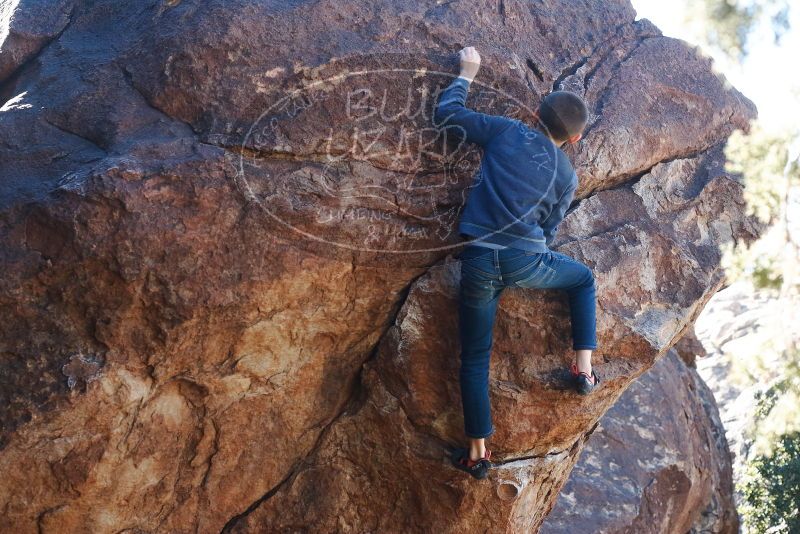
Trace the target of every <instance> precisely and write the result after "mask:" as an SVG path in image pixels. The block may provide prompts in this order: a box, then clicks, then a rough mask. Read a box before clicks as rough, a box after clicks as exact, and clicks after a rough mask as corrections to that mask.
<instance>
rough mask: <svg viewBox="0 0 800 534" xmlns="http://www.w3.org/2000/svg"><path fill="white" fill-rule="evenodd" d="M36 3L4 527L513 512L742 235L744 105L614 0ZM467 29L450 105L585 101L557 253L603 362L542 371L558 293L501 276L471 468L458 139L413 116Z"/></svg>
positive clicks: (386, 519)
mask: <svg viewBox="0 0 800 534" xmlns="http://www.w3.org/2000/svg"><path fill="white" fill-rule="evenodd" d="M50 5H51V6H52V3H51V4H50ZM56 5H57V8H50V9H45V8H44V7H43V4H42V3H40V2H35V1H29V0H21V1H20V2H19V4H18V5H15V3H14V2H12V3H6V4H5V5H2V7H1V8H2V9H3V10H5V12H4V13H3V16H2V19H3V20H9V30H8V32H7V34H6V37H5V40H4V42H3V43H2V45H0V58H2V59H0V78H1V79H0V101H2V103H3V105H2V107H1V108H0V243H2V246H1V247H0V264H2V269H3V272H4V275H3V277H2V279H0V322H2V324H3V325H4V326H3V329H2V330H0V394H1V395H2V397H1V398H0V400H2V403H0V406H1V408H0V425H1V426H2V431H0V470H1V471H2V472H3V473H4V477H3V480H2V482H0V503H2V510H3V514H2V517H1V518H0V529H2V530H4V531H6V530H7V531H14V532H35V531H37V530H38V531H42V532H63V531H70V532H78V531H82V530H86V531H91V532H118V531H128V532H166V531H169V532H216V531H220V530H221V529H226V530H229V531H240V532H241V531H253V532H263V531H277V530H278V529H283V528H285V529H313V530H316V531H340V532H364V531H401V530H402V531H415V532H416V531H419V532H429V531H432V530H437V529H439V530H441V531H444V532H463V531H467V530H469V529H474V528H475V527H476V525H480V526H481V528H485V529H487V530H491V531H507V532H525V531H535V530H536V529H537V528H538V526H539V525H540V524H541V522H542V521H543V519H544V517H545V516H546V515H547V513H548V512H549V511H550V509H551V508H552V506H553V504H554V502H555V499H556V496H557V495H558V492H559V489H560V488H561V486H562V485H563V483H564V482H565V481H566V480H567V477H568V475H569V473H570V470H571V469H572V466H573V465H574V463H575V461H576V460H577V457H578V455H579V452H580V450H581V448H582V446H583V443H584V442H585V441H586V439H587V437H588V436H589V435H590V434H591V432H592V431H593V429H594V428H595V425H596V423H597V421H598V420H599V419H600V417H601V416H602V415H603V414H604V413H605V411H606V410H607V409H608V408H609V407H610V406H611V405H613V404H614V402H615V401H616V399H617V398H618V397H619V396H620V395H621V394H622V393H623V391H624V390H625V389H626V388H627V387H628V386H629V385H630V384H631V383H632V382H633V381H634V380H635V379H636V378H637V377H638V376H639V375H641V374H642V373H644V372H645V371H646V370H647V369H648V368H650V367H651V366H652V365H653V364H654V363H655V362H656V361H657V360H658V359H659V358H660V357H661V356H662V355H663V354H664V353H665V352H666V351H667V350H668V349H669V347H670V346H671V345H672V344H673V343H674V342H675V341H676V340H677V339H679V338H680V337H681V336H682V334H683V332H684V330H686V328H687V327H688V326H690V325H691V323H692V322H693V321H694V319H695V317H696V316H697V314H698V313H699V311H700V310H701V309H702V307H703V305H704V303H705V302H706V301H707V300H708V298H709V297H710V296H711V295H712V294H713V293H714V291H716V290H717V289H718V288H719V287H720V285H721V284H722V282H723V280H722V273H721V271H720V269H719V257H720V254H719V250H718V247H719V246H720V244H722V243H725V242H728V241H730V240H739V239H745V240H747V239H752V238H753V237H755V236H756V235H757V234H758V233H759V231H760V229H759V228H758V227H757V226H756V225H755V224H754V222H753V221H752V220H750V219H748V218H745V216H744V200H743V198H742V194H741V193H742V186H741V184H740V183H738V182H737V181H736V180H735V179H732V178H730V177H728V176H726V175H725V174H724V172H723V170H722V159H721V152H720V147H721V145H722V143H724V141H725V139H726V137H727V136H728V135H729V133H730V132H731V131H732V130H733V129H735V128H739V127H746V126H747V122H748V119H750V118H752V117H753V116H754V114H755V110H754V107H753V106H752V104H751V103H750V102H749V101H747V100H746V99H744V98H743V97H742V95H740V94H739V93H738V92H737V91H736V90H735V89H732V88H730V87H728V86H726V85H725V83H724V82H723V81H722V80H720V79H718V78H717V77H715V75H713V74H712V70H711V67H710V62H709V61H708V60H707V59H705V58H702V57H700V56H699V55H697V54H696V52H695V51H694V50H693V49H691V48H690V47H688V46H687V45H686V44H685V43H683V42H681V41H677V40H674V39H670V38H665V37H662V36H661V35H660V33H659V32H658V30H657V29H656V28H655V27H653V26H652V25H651V24H649V23H648V22H647V21H639V22H635V21H634V18H635V13H634V11H633V10H632V8H631V6H630V5H629V4H628V3H627V2H626V1H625V2H623V1H611V2H609V1H600V0H594V1H592V0H587V1H585V2H580V3H577V2H573V1H571V0H570V1H567V0H563V1H547V2H537V3H531V2H521V1H515V0H502V1H500V2H494V1H492V2H489V1H481V0H479V1H476V2H469V3H466V2H419V1H411V0H400V1H398V0H393V1H391V2H390V1H378V2H372V3H369V4H368V5H365V4H364V3H356V2H347V1H341V0H336V1H333V0H327V1H326V0H317V1H311V0H309V1H293V2H285V1H268V2H251V1H239V0H233V1H230V0H229V1H225V2H223V1H221V0H209V1H207V2H202V3H194V2H186V1H184V2H181V1H180V0H163V1H161V2H155V3H139V2H131V3H122V4H120V3H119V2H110V1H103V0H100V1H97V2H81V1H77V0H75V1H70V0H66V1H64V2H59V3H57V4H56ZM43 9H44V10H45V11H47V16H45V17H42V16H39V15H37V13H38V14H41V13H43V11H42V10H43ZM465 44H470V45H474V46H476V47H478V49H479V50H480V51H481V54H482V55H483V57H484V64H485V66H484V67H483V69H482V71H481V74H480V76H479V78H480V79H479V80H477V82H478V83H476V84H474V85H475V87H474V88H473V90H472V91H471V94H470V97H469V98H470V100H469V101H468V103H469V104H470V105H472V106H476V107H477V108H478V109H481V110H483V111H487V112H492V113H508V114H511V115H515V116H518V117H520V118H523V119H524V118H525V117H530V110H531V109H534V108H535V106H536V104H537V103H538V101H539V99H540V98H541V97H542V96H543V95H545V94H547V92H549V91H551V90H553V89H554V88H559V87H564V88H569V89H572V90H575V91H578V92H580V93H581V94H583V95H585V96H586V99H587V102H588V103H589V105H590V107H591V110H592V113H593V115H592V123H591V127H590V129H589V131H588V133H587V136H586V139H585V141H584V142H583V143H582V144H581V146H580V147H579V148H577V149H576V150H574V151H573V153H572V154H571V155H572V156H573V157H574V160H575V164H576V169H577V170H578V173H579V176H580V179H581V186H580V189H579V191H578V195H577V197H576V201H575V203H574V205H573V206H572V208H571V210H570V212H569V214H568V216H567V218H566V220H565V221H564V222H563V223H562V226H561V227H560V229H559V238H558V241H557V242H556V246H555V248H557V249H558V250H559V251H561V252H564V253H566V254H569V255H571V256H573V257H575V258H577V259H579V260H581V261H584V262H585V263H587V264H588V265H589V266H591V267H592V268H593V269H594V271H595V274H596V279H597V282H598V329H599V332H598V341H599V348H598V350H597V351H596V352H595V353H594V362H595V365H596V366H597V368H598V371H599V372H600V373H601V374H602V376H604V377H605V379H604V382H603V385H602V387H601V388H599V390H598V391H597V392H596V393H595V394H594V395H593V396H592V398H591V399H590V400H586V399H583V398H578V397H576V396H575V395H573V394H572V393H571V392H569V391H568V390H566V389H565V386H564V382H563V376H562V374H563V373H562V371H563V369H564V367H565V365H566V364H567V363H568V362H569V360H570V358H571V351H570V350H569V347H570V345H569V339H568V338H569V334H568V332H569V328H568V321H569V318H568V317H569V316H568V310H567V307H566V300H565V295H562V294H560V293H559V292H554V291H551V292H508V293H507V294H506V295H504V296H503V299H502V300H501V304H500V310H499V312H498V313H499V316H498V324H497V332H496V341H495V346H496V350H495V353H494V356H493V362H492V369H491V376H492V385H491V396H492V403H493V415H494V420H495V423H496V425H497V427H498V432H497V434H496V436H494V437H493V442H492V449H493V450H494V451H495V454H496V456H497V459H498V460H499V465H498V469H497V470H495V471H494V472H493V474H492V476H491V477H490V478H489V479H488V480H486V481H483V482H482V483H479V484H476V483H475V481H474V480H472V479H468V478H467V476H466V475H465V474H464V473H461V472H457V471H453V470H452V469H451V468H450V467H449V466H448V464H447V461H446V459H445V456H444V451H443V446H444V445H445V444H447V443H452V442H457V441H461V440H462V439H463V436H462V429H463V425H462V421H461V420H460V416H461V414H460V412H459V408H458V407H459V406H460V404H459V392H458V381H457V372H456V371H457V365H458V346H457V337H456V331H455V324H456V323H455V313H456V296H457V293H456V291H457V287H458V279H459V266H458V262H457V261H454V260H453V257H454V254H455V253H456V252H457V250H458V248H459V246H460V244H461V243H460V240H459V239H458V236H457V235H456V233H455V228H456V223H457V220H458V215H459V213H460V210H461V207H462V206H463V203H464V200H465V198H466V197H467V195H468V193H469V188H470V185H471V184H472V180H473V175H474V173H475V171H476V168H477V162H478V158H479V153H478V152H477V151H476V149H475V148H474V147H469V146H461V145H459V144H458V143H457V142H456V141H455V140H453V139H452V136H450V138H448V136H447V131H446V130H443V129H440V128H436V125H434V124H432V122H431V111H432V106H433V104H434V103H435V100H436V97H437V94H438V91H439V90H440V89H441V88H442V87H443V86H445V85H446V84H447V83H449V81H450V80H451V79H452V77H453V76H454V75H455V71H456V65H455V55H454V52H455V51H456V50H457V49H458V48H460V47H461V46H464V45H465Z"/></svg>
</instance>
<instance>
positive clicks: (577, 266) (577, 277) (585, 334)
mask: <svg viewBox="0 0 800 534" xmlns="http://www.w3.org/2000/svg"><path fill="white" fill-rule="evenodd" d="M529 271H530V272H525V271H523V272H522V273H520V275H519V276H520V277H521V278H520V279H519V280H517V281H516V282H515V285H517V286H518V287H535V288H539V289H563V290H565V291H566V292H567V295H568V296H569V312H570V322H571V327H572V348H573V349H574V350H575V351H576V359H577V360H578V362H577V363H578V366H579V368H580V370H581V371H586V372H588V373H590V372H591V351H592V350H594V349H596V348H597V338H596V335H597V332H596V330H597V321H596V315H595V313H596V306H597V298H596V290H595V280H594V273H593V272H592V270H591V269H590V268H589V267H588V266H587V265H585V264H583V263H581V262H579V261H577V260H574V259H572V258H570V257H569V256H567V255H565V254H561V253H559V252H555V251H552V250H551V251H548V252H545V253H542V254H541V256H540V257H534V258H533V259H532V260H531V266H530V268H529Z"/></svg>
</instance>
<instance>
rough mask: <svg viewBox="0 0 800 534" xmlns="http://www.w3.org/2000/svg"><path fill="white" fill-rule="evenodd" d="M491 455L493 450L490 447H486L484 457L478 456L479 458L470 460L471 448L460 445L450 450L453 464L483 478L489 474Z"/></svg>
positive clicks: (476, 476) (478, 477)
mask: <svg viewBox="0 0 800 534" xmlns="http://www.w3.org/2000/svg"><path fill="white" fill-rule="evenodd" d="M491 456H492V451H490V450H489V449H486V452H485V453H484V456H483V458H478V459H477V460H470V458H469V449H467V448H464V447H458V448H455V449H451V451H450V460H451V461H452V462H453V465H454V466H455V467H456V468H458V469H461V470H462V471H466V472H467V473H469V474H470V475H472V476H473V477H475V478H477V479H483V478H486V477H487V476H488V475H489V469H491V467H492V462H490V461H489V458H491Z"/></svg>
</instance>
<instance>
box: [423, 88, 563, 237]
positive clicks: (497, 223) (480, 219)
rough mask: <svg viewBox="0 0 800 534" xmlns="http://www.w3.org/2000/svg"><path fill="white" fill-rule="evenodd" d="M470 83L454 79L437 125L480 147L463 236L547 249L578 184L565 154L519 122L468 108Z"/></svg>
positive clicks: (463, 220) (445, 94)
mask: <svg viewBox="0 0 800 534" xmlns="http://www.w3.org/2000/svg"><path fill="white" fill-rule="evenodd" d="M469 85H470V82H469V81H468V80H466V79H465V78H460V77H459V78H456V79H455V80H454V81H453V83H451V84H450V85H449V86H448V87H447V88H446V89H445V90H444V91H443V92H442V94H441V96H440V97H439V103H438V105H437V106H436V111H435V113H434V122H435V125H436V127H437V128H441V129H444V130H445V131H446V132H447V136H448V137H450V136H452V135H456V136H458V138H460V139H465V140H466V141H468V142H471V143H477V144H478V145H480V146H481V147H483V157H482V158H481V165H480V171H479V172H478V174H477V176H476V178H475V180H474V183H473V186H472V189H471V191H470V192H469V196H468V197H467V203H466V205H465V206H464V211H463V212H462V214H461V219H460V220H459V223H458V231H459V232H460V233H461V234H463V235H465V236H468V237H469V236H472V237H473V238H474V237H477V238H481V240H482V241H486V242H489V243H495V244H497V245H505V246H508V247H513V248H518V249H523V250H529V251H534V252H547V251H548V250H549V247H550V244H551V243H552V241H553V238H554V237H555V234H556V229H557V228H558V225H559V223H561V221H562V220H563V218H564V214H565V213H566V211H567V208H569V205H570V203H572V199H573V197H574V196H575V190H576V189H577V187H578V176H577V175H576V174H575V170H574V169H573V168H572V164H571V163H570V161H569V158H568V157H567V156H566V154H564V152H563V151H562V150H561V149H560V148H558V147H557V146H556V145H555V144H554V143H553V142H552V141H551V140H550V138H548V137H547V136H546V135H544V134H543V133H542V132H540V131H539V130H537V129H535V128H530V127H528V126H527V125H525V124H524V123H522V122H521V121H518V120H515V119H511V118H509V117H503V116H499V115H487V114H484V113H478V112H476V111H473V110H471V109H467V108H466V107H465V106H464V103H465V101H466V99H467V91H468V90H469Z"/></svg>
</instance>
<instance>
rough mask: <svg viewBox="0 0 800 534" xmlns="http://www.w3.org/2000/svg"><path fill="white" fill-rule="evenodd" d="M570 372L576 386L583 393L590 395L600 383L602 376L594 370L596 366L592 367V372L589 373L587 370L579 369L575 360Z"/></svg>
mask: <svg viewBox="0 0 800 534" xmlns="http://www.w3.org/2000/svg"><path fill="white" fill-rule="evenodd" d="M570 373H571V374H572V378H573V380H574V381H575V388H576V389H577V390H578V393H580V394H581V395H588V394H589V393H591V392H592V390H593V389H594V388H595V386H596V385H597V384H599V383H600V377H599V376H597V374H596V373H595V372H594V368H592V373H591V374H589V373H587V372H585V371H579V370H578V364H576V363H574V362H573V363H572V367H571V368H570Z"/></svg>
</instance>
